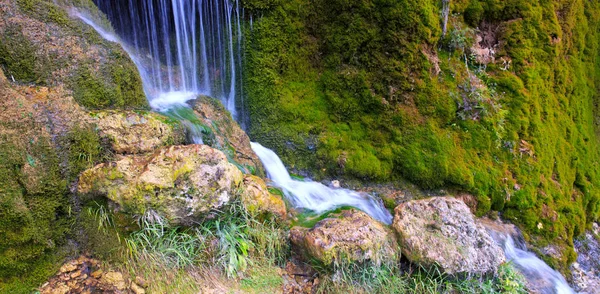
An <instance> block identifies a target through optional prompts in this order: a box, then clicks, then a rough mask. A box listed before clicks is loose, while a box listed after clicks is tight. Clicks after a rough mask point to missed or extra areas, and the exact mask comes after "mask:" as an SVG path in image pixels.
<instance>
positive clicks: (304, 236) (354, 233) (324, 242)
mask: <svg viewBox="0 0 600 294" xmlns="http://www.w3.org/2000/svg"><path fill="white" fill-rule="evenodd" d="M290 235H291V241H292V243H293V244H294V245H296V246H298V247H300V248H301V250H302V251H303V252H305V253H306V254H307V255H309V256H310V257H312V258H315V259H317V260H319V261H320V262H322V263H323V264H325V265H331V264H332V263H334V262H335V261H337V262H342V261H345V262H363V261H371V262H373V263H375V264H381V263H382V262H391V261H394V260H397V259H398V258H399V252H398V249H397V243H396V238H395V237H394V234H393V232H392V231H390V230H389V229H388V228H386V227H385V226H384V225H383V224H381V223H379V222H377V221H376V220H374V219H373V218H371V217H370V216H369V215H367V214H366V213H364V212H362V211H358V210H354V209H353V210H346V211H343V212H341V213H340V214H339V215H334V216H331V217H329V218H326V219H324V220H322V221H320V222H318V223H317V224H316V225H315V226H314V227H313V228H312V229H307V228H301V227H294V228H292V230H291V232H290Z"/></svg>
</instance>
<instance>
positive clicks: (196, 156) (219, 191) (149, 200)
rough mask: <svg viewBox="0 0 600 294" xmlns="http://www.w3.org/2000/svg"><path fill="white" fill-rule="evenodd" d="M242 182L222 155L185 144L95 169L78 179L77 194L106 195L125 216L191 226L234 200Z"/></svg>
mask: <svg viewBox="0 0 600 294" xmlns="http://www.w3.org/2000/svg"><path fill="white" fill-rule="evenodd" d="M242 180H243V176H242V173H241V172H240V171H239V169H238V168H237V167H235V166H234V165H233V164H230V163H229V162H228V161H227V157H226V156H225V155H224V154H223V153H222V152H221V151H219V150H216V149H212V148H210V147H208V146H206V145H188V146H172V147H163V148H160V149H158V150H157V151H155V152H154V153H152V154H147V155H139V156H134V155H129V156H121V157H119V158H117V160H116V161H114V162H110V163H103V164H100V165H97V166H96V167H94V168H92V169H89V170H86V171H85V172H83V173H82V174H81V176H80V178H79V186H78V189H77V190H78V192H79V193H80V194H82V195H86V194H88V195H101V196H105V197H107V198H108V199H110V200H111V201H112V202H114V203H116V204H118V205H119V207H120V208H121V209H122V210H123V212H125V213H128V214H130V215H143V214H144V213H146V212H147V211H149V210H154V211H156V212H158V213H160V214H161V215H163V216H164V217H166V218H167V219H168V220H169V221H170V222H171V223H172V224H180V225H192V224H193V223H194V222H195V221H199V220H200V219H201V217H202V216H204V215H206V214H207V213H208V212H210V211H211V210H213V209H218V208H221V207H223V206H224V205H226V204H227V203H229V201H230V200H232V199H233V198H234V197H236V196H237V193H238V189H239V188H240V185H241V183H242Z"/></svg>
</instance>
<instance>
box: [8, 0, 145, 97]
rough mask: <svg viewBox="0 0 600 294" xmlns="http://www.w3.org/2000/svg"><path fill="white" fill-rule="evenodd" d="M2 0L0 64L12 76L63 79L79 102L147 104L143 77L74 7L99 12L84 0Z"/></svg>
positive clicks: (40, 81)
mask: <svg viewBox="0 0 600 294" xmlns="http://www.w3.org/2000/svg"><path fill="white" fill-rule="evenodd" d="M60 2H61V3H58V2H57V1H4V2H3V3H2V5H1V6H0V66H2V67H3V69H4V70H5V74H6V76H7V77H8V78H9V80H11V81H15V82H20V83H35V84H37V85H42V86H57V85H65V86H66V88H68V90H70V91H72V94H73V97H74V98H75V100H76V101H77V102H78V103H79V104H80V105H82V106H85V107H87V108H93V109H102V108H108V107H134V108H139V107H147V106H148V102H147V101H146V97H145V94H144V91H143V88H142V80H141V78H140V75H139V73H138V71H137V69H136V67H135V65H134V63H133V62H132V61H131V60H130V59H129V58H128V56H127V53H126V52H125V51H124V50H123V48H122V47H121V46H120V45H118V44H116V43H114V42H109V41H106V40H104V39H103V38H102V37H101V36H100V35H99V34H98V33H97V32H96V31H95V30H94V29H93V28H92V27H90V26H88V25H86V24H85V23H84V22H83V21H81V20H80V19H78V18H77V17H76V13H74V11H75V9H74V8H73V7H79V8H83V9H84V10H86V11H88V14H89V15H100V12H99V11H98V9H97V8H96V7H95V5H94V4H93V3H92V2H91V1H89V0H83V1H60Z"/></svg>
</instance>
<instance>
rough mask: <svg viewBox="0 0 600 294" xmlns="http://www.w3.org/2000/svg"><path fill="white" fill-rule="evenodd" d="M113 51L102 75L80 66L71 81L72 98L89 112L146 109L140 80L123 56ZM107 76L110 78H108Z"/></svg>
mask: <svg viewBox="0 0 600 294" xmlns="http://www.w3.org/2000/svg"><path fill="white" fill-rule="evenodd" d="M117 52H118V51H114V52H113V56H112V57H113V58H111V62H109V63H107V64H105V65H104V66H103V67H102V69H101V73H100V74H97V73H95V71H94V70H93V69H92V68H90V67H89V66H86V65H81V66H80V67H79V69H78V70H77V72H76V74H75V76H74V77H73V79H72V83H71V84H72V88H73V97H74V98H75V100H76V101H77V102H78V103H79V104H81V105H82V106H85V107H87V108H90V109H106V108H147V106H148V102H147V101H146V96H145V94H144V91H143V89H142V83H141V78H140V76H139V74H138V72H137V69H136V68H135V66H134V65H133V64H132V63H131V61H130V60H128V59H126V58H125V57H124V56H123V55H122V53H117ZM107 77H108V78H107Z"/></svg>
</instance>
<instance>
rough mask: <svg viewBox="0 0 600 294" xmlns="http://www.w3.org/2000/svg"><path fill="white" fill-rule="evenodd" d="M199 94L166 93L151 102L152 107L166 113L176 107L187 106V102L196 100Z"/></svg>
mask: <svg viewBox="0 0 600 294" xmlns="http://www.w3.org/2000/svg"><path fill="white" fill-rule="evenodd" d="M197 95H198V94H197V93H194V92H183V91H174V92H165V93H160V94H159V95H158V96H157V97H155V98H154V99H152V100H150V106H152V108H154V109H156V110H158V111H166V110H169V109H170V108H173V107H175V106H187V104H186V102H187V101H189V100H192V99H196V97H197Z"/></svg>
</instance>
